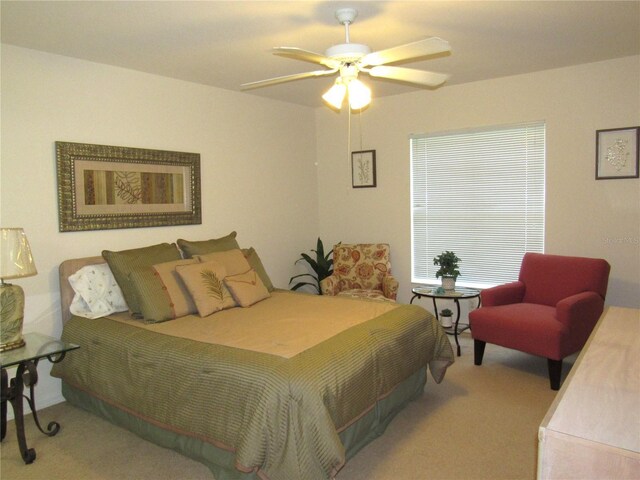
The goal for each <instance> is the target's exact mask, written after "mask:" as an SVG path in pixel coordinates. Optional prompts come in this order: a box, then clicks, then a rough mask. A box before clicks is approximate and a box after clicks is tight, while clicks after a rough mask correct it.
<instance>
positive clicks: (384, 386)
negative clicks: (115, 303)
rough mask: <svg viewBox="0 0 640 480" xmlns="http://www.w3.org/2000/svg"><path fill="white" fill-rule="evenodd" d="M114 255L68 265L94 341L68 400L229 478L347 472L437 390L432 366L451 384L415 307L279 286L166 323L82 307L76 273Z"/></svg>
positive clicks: (220, 479) (84, 348) (69, 367)
mask: <svg viewBox="0 0 640 480" xmlns="http://www.w3.org/2000/svg"><path fill="white" fill-rule="evenodd" d="M104 262H105V260H104V259H103V258H102V257H89V258H82V259H73V260H68V261H65V262H63V263H62V264H61V266H60V289H61V301H62V316H63V322H64V327H63V334H62V338H63V339H64V340H65V341H67V342H72V343H76V344H78V345H80V347H81V348H80V349H79V350H77V351H76V352H74V355H68V356H67V358H65V360H64V361H63V362H61V363H59V364H56V365H55V366H54V368H53V370H52V375H53V376H55V377H58V378H60V379H61V380H62V393H63V395H64V397H65V399H66V400H67V401H68V402H70V403H72V404H74V405H76V406H79V407H81V408H83V409H86V410H88V411H90V412H93V413H95V414H97V415H100V416H102V417H104V418H106V419H108V420H109V421H111V422H113V423H115V424H117V425H120V426H122V427H124V428H127V429H129V430H131V431H132V432H134V433H136V434H137V435H139V436H141V437H143V438H145V439H147V440H150V441H152V442H154V443H156V444H158V445H161V446H163V447H166V448H171V449H174V450H176V451H179V452H180V453H182V454H184V455H187V456H189V457H191V458H193V459H195V460H197V461H200V462H202V463H204V464H206V465H207V466H208V467H209V468H210V470H211V471H212V472H213V475H214V476H215V478H216V480H224V479H256V478H260V479H271V480H284V479H300V480H305V479H313V480H315V479H330V478H334V477H335V476H336V474H337V473H338V472H339V470H340V469H341V468H342V466H343V465H344V464H345V462H346V461H347V460H348V459H349V458H350V457H351V456H353V455H355V454H356V453H357V452H358V450H360V449H361V448H362V447H363V446H364V445H366V444H367V443H369V442H370V441H372V440H373V439H374V438H376V437H377V436H379V435H381V434H382V433H383V432H384V429H385V427H386V426H387V425H388V423H389V422H390V421H391V420H392V418H393V417H394V416H395V415H396V414H397V413H398V412H399V411H400V410H402V409H403V408H404V407H405V406H406V404H407V403H409V402H410V401H411V400H414V399H416V398H418V397H419V396H421V395H422V394H423V389H424V387H425V383H426V382H427V371H430V373H431V376H432V377H433V379H434V380H435V382H436V383H440V382H441V381H442V379H443V377H444V375H445V372H446V369H447V367H448V366H449V365H451V364H452V363H453V359H454V356H453V351H452V349H451V345H450V343H449V340H448V338H447V335H446V334H445V333H444V331H443V330H442V328H441V327H440V325H439V324H438V322H437V321H436V320H435V319H434V317H433V316H432V315H431V314H429V313H428V312H427V311H426V310H424V309H422V308H421V307H419V306H415V305H400V304H393V303H388V302H376V301H371V300H358V299H351V298H344V297H325V296H318V295H310V294H303V293H296V292H291V291H287V290H278V289H275V290H273V291H272V292H271V294H270V296H269V298H266V299H264V300H262V301H260V302H259V303H257V304H255V305H253V306H252V307H251V308H240V307H235V308H230V309H226V310H223V311H220V312H217V313H214V314H212V315H209V316H205V317H200V316H198V315H186V316H183V317H179V318H176V319H174V320H171V321H168V322H161V323H153V324H146V323H144V322H141V321H139V320H135V319H132V318H131V316H130V315H129V314H128V313H126V312H123V313H116V314H111V315H109V316H107V317H103V318H93V319H88V318H82V317H79V316H74V315H71V314H70V312H69V306H70V304H71V301H72V298H73V296H74V291H73V290H72V289H71V287H70V285H69V280H68V278H69V276H70V275H71V274H73V273H74V272H76V271H78V270H79V269H80V268H82V267H84V266H87V265H95V264H102V263H104ZM311 312H314V314H312V313H311ZM349 312H350V313H349ZM363 312H364V313H363ZM354 314H355V316H356V317H358V315H359V316H360V317H359V319H358V318H356V319H355V320H354V319H353V318H351V319H349V318H350V317H352V316H353V315H354ZM343 317H344V318H343ZM365 317H366V318H365ZM369 317H370V318H369ZM345 322H346V323H345Z"/></svg>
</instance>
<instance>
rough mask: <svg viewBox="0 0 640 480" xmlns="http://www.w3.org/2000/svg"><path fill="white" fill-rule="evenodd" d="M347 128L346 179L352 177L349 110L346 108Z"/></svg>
mask: <svg viewBox="0 0 640 480" xmlns="http://www.w3.org/2000/svg"><path fill="white" fill-rule="evenodd" d="M347 110H348V119H349V120H348V126H347V135H348V138H347V171H348V172H349V175H347V176H346V178H349V177H351V176H352V175H353V166H352V165H351V108H348V109H347Z"/></svg>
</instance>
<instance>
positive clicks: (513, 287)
mask: <svg viewBox="0 0 640 480" xmlns="http://www.w3.org/2000/svg"><path fill="white" fill-rule="evenodd" d="M524 290H525V286H524V283H522V282H511V283H505V284H504V285H498V286H497V287H491V288H486V289H484V290H482V292H480V298H481V299H482V306H483V307H497V306H499V305H508V304H510V303H520V302H522V299H523V298H524Z"/></svg>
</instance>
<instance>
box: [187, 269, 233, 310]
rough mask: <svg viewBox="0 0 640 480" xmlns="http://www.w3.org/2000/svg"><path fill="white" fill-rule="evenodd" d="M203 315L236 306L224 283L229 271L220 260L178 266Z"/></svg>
mask: <svg viewBox="0 0 640 480" xmlns="http://www.w3.org/2000/svg"><path fill="white" fill-rule="evenodd" d="M177 272H178V275H180V278H182V280H183V281H184V283H185V285H186V286H187V289H188V290H189V293H190V294H191V298H193V301H194V302H195V304H196V307H197V309H198V313H199V314H200V316H201V317H206V316H207V315H211V314H212V313H215V312H217V311H219V310H223V309H225V308H231V307H235V306H236V302H235V301H234V300H233V297H232V296H231V293H229V289H228V288H227V287H226V285H225V284H224V277H225V276H226V275H227V272H226V270H225V268H224V266H223V265H221V264H220V263H218V262H213V261H211V262H204V263H196V264H194V265H186V266H181V267H178V268H177Z"/></svg>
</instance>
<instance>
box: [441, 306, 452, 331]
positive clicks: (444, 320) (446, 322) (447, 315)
mask: <svg viewBox="0 0 640 480" xmlns="http://www.w3.org/2000/svg"><path fill="white" fill-rule="evenodd" d="M440 325H442V326H443V327H444V328H451V327H452V326H453V312H452V311H451V309H449V308H443V309H442V311H441V312H440Z"/></svg>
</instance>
